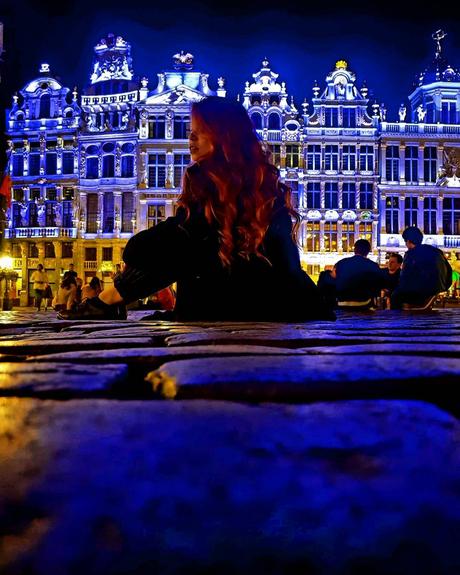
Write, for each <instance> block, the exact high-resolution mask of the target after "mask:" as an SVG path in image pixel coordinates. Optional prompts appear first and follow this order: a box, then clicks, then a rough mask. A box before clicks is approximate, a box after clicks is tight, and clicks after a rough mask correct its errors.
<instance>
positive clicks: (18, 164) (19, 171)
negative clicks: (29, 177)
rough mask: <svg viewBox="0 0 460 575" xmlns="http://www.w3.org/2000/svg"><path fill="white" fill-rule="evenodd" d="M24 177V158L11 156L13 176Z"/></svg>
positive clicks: (19, 155)
mask: <svg viewBox="0 0 460 575" xmlns="http://www.w3.org/2000/svg"><path fill="white" fill-rule="evenodd" d="M23 175H24V156H23V155H22V154H14V155H13V176H23Z"/></svg>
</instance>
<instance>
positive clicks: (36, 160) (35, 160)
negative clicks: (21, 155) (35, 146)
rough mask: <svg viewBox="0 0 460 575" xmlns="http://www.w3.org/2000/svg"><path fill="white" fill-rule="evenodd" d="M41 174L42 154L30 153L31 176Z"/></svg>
mask: <svg viewBox="0 0 460 575" xmlns="http://www.w3.org/2000/svg"><path fill="white" fill-rule="evenodd" d="M39 175H40V154H29V176H39Z"/></svg>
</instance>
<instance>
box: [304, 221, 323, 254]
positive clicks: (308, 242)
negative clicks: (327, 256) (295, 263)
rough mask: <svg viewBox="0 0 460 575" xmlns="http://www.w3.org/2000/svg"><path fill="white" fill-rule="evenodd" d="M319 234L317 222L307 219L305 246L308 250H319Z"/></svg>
mask: <svg viewBox="0 0 460 575" xmlns="http://www.w3.org/2000/svg"><path fill="white" fill-rule="evenodd" d="M320 234H321V232H320V227H319V222H308V221H307V224H306V238H305V248H306V250H307V251H308V252H319V248H320Z"/></svg>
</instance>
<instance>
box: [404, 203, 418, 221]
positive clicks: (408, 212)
mask: <svg viewBox="0 0 460 575" xmlns="http://www.w3.org/2000/svg"><path fill="white" fill-rule="evenodd" d="M417 213H418V199H417V197H416V196H406V199H405V201H404V225H405V227H406V228H407V227H408V226H416V225H417Z"/></svg>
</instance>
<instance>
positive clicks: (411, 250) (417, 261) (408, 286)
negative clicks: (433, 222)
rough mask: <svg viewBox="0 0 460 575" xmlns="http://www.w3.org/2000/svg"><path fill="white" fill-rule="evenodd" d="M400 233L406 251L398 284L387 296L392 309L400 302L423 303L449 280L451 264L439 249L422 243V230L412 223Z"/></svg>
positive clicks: (444, 286)
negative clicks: (389, 297) (389, 296)
mask: <svg viewBox="0 0 460 575" xmlns="http://www.w3.org/2000/svg"><path fill="white" fill-rule="evenodd" d="M402 236H403V239H404V241H405V242H406V246H407V252H406V255H405V256H404V261H403V265H402V272H401V277H400V278H399V285H398V287H397V289H396V290H395V291H394V292H393V294H392V296H391V307H392V309H401V308H402V307H403V305H404V304H410V305H414V306H424V305H425V304H426V303H427V302H428V301H429V300H430V299H431V298H432V297H433V296H435V295H436V294H438V293H440V292H443V291H447V290H448V289H449V287H450V285H451V284H452V268H451V267H450V264H449V262H448V261H447V259H446V258H445V256H444V254H443V252H442V251H441V250H440V249H438V248H435V247H434V246H430V245H428V244H422V240H423V233H422V232H421V231H420V230H419V229H418V228H417V227H416V226H410V227H408V228H406V229H405V230H404V232H403V234H402Z"/></svg>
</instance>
